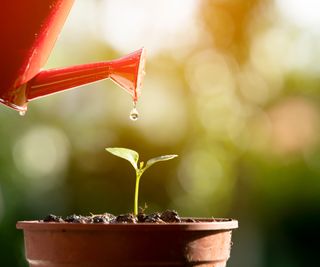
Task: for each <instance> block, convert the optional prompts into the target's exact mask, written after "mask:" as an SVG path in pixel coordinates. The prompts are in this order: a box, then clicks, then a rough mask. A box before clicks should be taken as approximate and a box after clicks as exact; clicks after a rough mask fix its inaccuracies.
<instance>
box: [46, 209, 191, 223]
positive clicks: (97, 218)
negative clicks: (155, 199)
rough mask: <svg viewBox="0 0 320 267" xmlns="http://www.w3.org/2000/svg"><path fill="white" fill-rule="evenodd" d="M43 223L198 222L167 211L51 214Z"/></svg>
mask: <svg viewBox="0 0 320 267" xmlns="http://www.w3.org/2000/svg"><path fill="white" fill-rule="evenodd" d="M42 221H43V222H67V223H180V222H182V221H183V222H196V220H194V219H185V220H182V219H181V218H180V216H179V215H178V213H177V212H176V211H173V210H166V211H164V212H162V213H159V212H156V213H151V214H145V213H143V212H139V214H138V215H137V216H135V215H133V214H131V213H128V214H121V215H118V216H114V215H112V214H110V213H104V214H98V215H94V214H92V215H90V216H82V215H76V214H72V215H69V216H67V217H66V218H62V217H61V216H56V215H53V214H50V215H48V216H46V217H45V218H44V219H43V220H42Z"/></svg>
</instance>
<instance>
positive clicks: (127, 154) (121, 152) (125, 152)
mask: <svg viewBox="0 0 320 267" xmlns="http://www.w3.org/2000/svg"><path fill="white" fill-rule="evenodd" d="M106 150H107V151H108V152H110V153H111V154H113V155H115V156H117V157H120V158H123V159H126V160H128V161H129V162H130V163H131V164H132V166H133V167H134V168H135V169H136V170H137V169H138V166H137V163H138V160H139V154H138V152H136V151H134V150H132V149H128V148H122V147H108V148H106Z"/></svg>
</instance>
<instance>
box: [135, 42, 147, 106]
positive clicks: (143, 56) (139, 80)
mask: <svg viewBox="0 0 320 267" xmlns="http://www.w3.org/2000/svg"><path fill="white" fill-rule="evenodd" d="M145 65H146V49H145V48H144V47H143V48H142V49H141V55H140V60H139V67H138V75H137V80H136V88H135V90H134V95H133V101H134V102H135V103H136V102H137V101H138V97H139V96H140V95H141V88H142V86H143V79H144V76H145V75H146V71H145Z"/></svg>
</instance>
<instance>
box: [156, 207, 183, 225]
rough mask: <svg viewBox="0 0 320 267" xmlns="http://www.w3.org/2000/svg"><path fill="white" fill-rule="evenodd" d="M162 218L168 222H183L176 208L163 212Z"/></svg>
mask: <svg viewBox="0 0 320 267" xmlns="http://www.w3.org/2000/svg"><path fill="white" fill-rule="evenodd" d="M160 218H161V220H163V221H164V222H167V223H179V222H181V218H180V216H179V215H178V213H177V212H176V211H174V210H166V211H164V212H162V214H161V217H160Z"/></svg>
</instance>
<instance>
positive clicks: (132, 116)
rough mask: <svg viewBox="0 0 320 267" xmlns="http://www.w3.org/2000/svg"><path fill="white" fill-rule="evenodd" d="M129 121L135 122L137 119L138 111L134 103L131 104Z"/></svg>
mask: <svg viewBox="0 0 320 267" xmlns="http://www.w3.org/2000/svg"><path fill="white" fill-rule="evenodd" d="M130 119H131V120H132V121H136V120H137V119H139V112H138V110H137V108H136V102H133V108H132V110H131V112H130Z"/></svg>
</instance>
